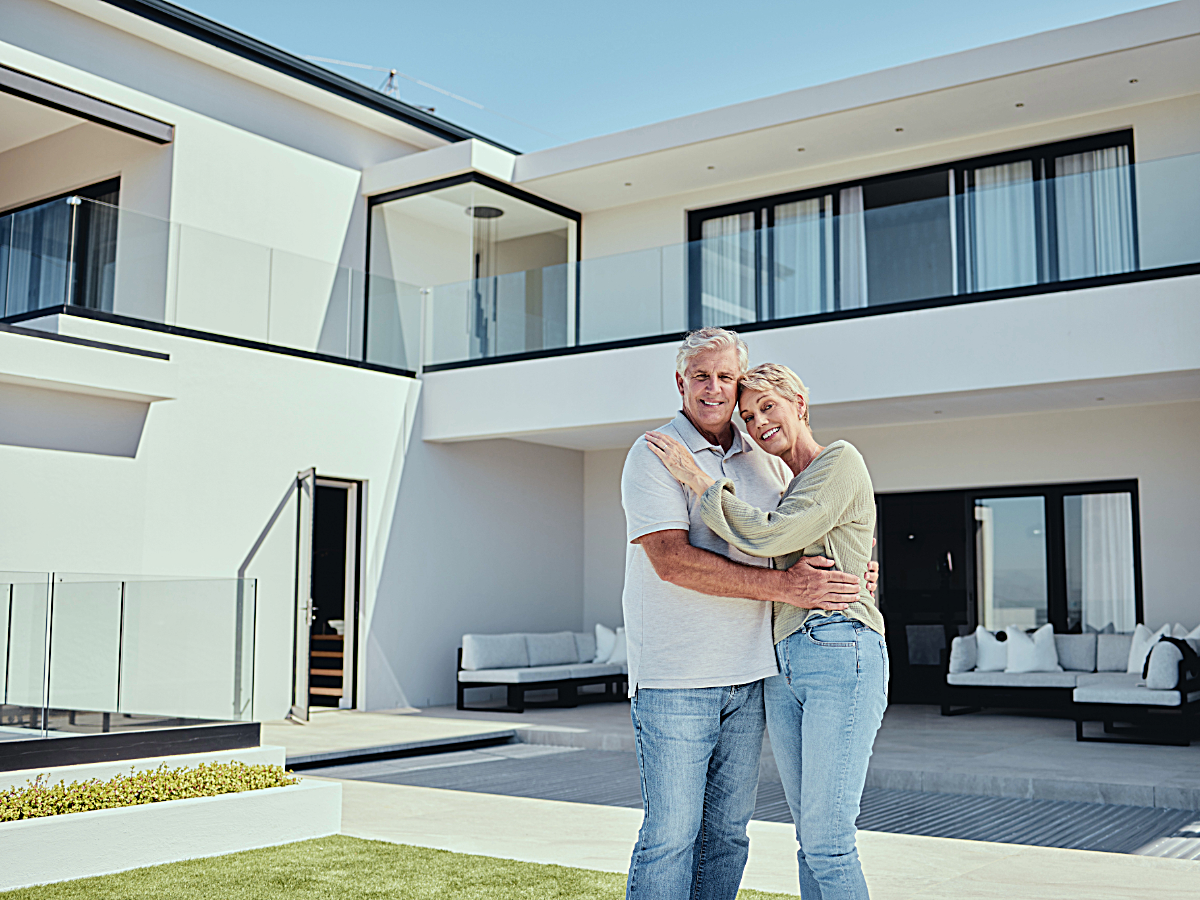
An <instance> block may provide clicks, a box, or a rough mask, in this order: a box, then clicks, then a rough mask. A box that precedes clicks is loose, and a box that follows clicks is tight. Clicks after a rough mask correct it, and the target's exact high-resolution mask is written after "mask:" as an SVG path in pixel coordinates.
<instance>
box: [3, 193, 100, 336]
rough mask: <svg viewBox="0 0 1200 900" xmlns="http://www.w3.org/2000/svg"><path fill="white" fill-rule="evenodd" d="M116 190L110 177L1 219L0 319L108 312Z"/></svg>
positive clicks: (22, 208)
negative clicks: (77, 309)
mask: <svg viewBox="0 0 1200 900" xmlns="http://www.w3.org/2000/svg"><path fill="white" fill-rule="evenodd" d="M120 189H121V182H120V179H119V178H114V179H112V180H111V181H105V182H102V183H101V184H95V185H92V186H90V187H86V188H81V189H80V190H78V191H75V192H74V193H72V194H70V195H63V196H61V197H56V198H54V199H53V200H43V201H40V202H38V203H35V204H30V205H28V206H24V207H20V208H18V209H14V210H10V211H8V212H6V213H4V214H3V215H0V315H4V316H12V315H17V314H18V313H23V312H28V311H30V310H35V309H44V308H45V307H48V306H85V307H88V308H89V309H102V310H106V311H108V312H111V311H112V308H113V286H114V283H115V278H116V263H117V213H118V210H117V201H118V199H119V197H120ZM80 198H83V199H84V200H85V201H88V202H81V201H80Z"/></svg>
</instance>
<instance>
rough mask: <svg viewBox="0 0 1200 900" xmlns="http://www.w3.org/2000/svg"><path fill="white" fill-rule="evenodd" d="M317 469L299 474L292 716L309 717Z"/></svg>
mask: <svg viewBox="0 0 1200 900" xmlns="http://www.w3.org/2000/svg"><path fill="white" fill-rule="evenodd" d="M316 491H317V470H316V469H307V470H305V471H303V472H300V473H299V474H298V475H297V476H296V495H297V496H298V497H299V506H298V507H297V508H298V510H299V518H298V520H297V523H296V642H295V650H294V652H293V657H292V664H293V669H294V677H293V681H292V713H291V715H292V718H295V719H299V720H300V721H302V722H307V721H308V667H309V658H308V656H309V647H308V644H309V629H310V627H311V626H312V615H313V601H312V546H313V509H314V508H315V506H316V496H317V493H316Z"/></svg>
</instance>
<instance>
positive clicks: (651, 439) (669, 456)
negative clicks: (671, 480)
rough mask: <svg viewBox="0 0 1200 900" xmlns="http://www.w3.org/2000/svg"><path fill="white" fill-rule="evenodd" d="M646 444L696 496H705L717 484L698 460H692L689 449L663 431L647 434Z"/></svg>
mask: <svg viewBox="0 0 1200 900" xmlns="http://www.w3.org/2000/svg"><path fill="white" fill-rule="evenodd" d="M646 443H647V444H649V445H650V449H651V450H653V451H654V455H655V456H657V457H658V458H659V459H661V460H662V462H663V465H664V466H666V467H667V471H668V472H670V473H671V474H672V475H673V476H675V478H676V479H678V480H679V483H680V484H682V485H683V486H684V487H689V488H691V489H692V490H693V491H695V492H696V496H699V495H700V494H703V493H704V492H705V491H707V490H708V489H709V488H710V487H712V485H713V484H714V483H715V481H716V479H715V478H713V477H711V476H710V475H708V474H707V473H705V471H704V470H703V469H701V468H700V466H699V465H698V464H697V463H696V460H695V459H693V458H692V454H691V453H689V452H688V449H687V447H685V446H683V444H681V443H679V441H677V440H675V439H674V438H672V437H668V436H667V435H665V434H663V433H662V432H661V431H648V432H646Z"/></svg>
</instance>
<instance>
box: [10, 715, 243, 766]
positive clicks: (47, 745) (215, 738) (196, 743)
mask: <svg viewBox="0 0 1200 900" xmlns="http://www.w3.org/2000/svg"><path fill="white" fill-rule="evenodd" d="M193 721H195V720H193ZM260 733H261V726H260V725H259V723H258V722H220V723H216V724H193V725H185V726H183V727H177V728H146V729H143V730H139V731H125V732H120V731H114V732H109V733H107V734H81V735H79V736H77V737H55V738H42V737H34V736H33V735H30V739H29V740H16V741H2V742H0V772H13V771H18V770H21V769H45V768H54V767H56V766H77V765H85V764H87V763H100V762H114V761H117V760H124V759H145V758H147V757H156V756H180V755H182V754H185V753H213V752H216V751H219V750H245V749H247V748H251V747H258V746H260V745H261V740H260Z"/></svg>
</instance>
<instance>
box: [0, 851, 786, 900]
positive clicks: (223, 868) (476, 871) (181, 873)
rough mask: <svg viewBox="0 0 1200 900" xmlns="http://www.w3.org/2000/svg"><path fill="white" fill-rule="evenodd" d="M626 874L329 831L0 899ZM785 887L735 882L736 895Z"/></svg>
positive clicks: (243, 895) (496, 896)
mask: <svg viewBox="0 0 1200 900" xmlns="http://www.w3.org/2000/svg"><path fill="white" fill-rule="evenodd" d="M624 896H625V876H624V875H621V874H616V873H612V872H594V871H592V870H590V869H569V868H566V867H564V866H545V865H538V864H536V863H526V862H516V861H514V860H511V859H494V858H492V857H488V856H469V855H466V854H463V853H449V852H447V851H445V850H429V849H427V848H424V847H408V846H404V845H402V844H386V843H383V842H381V841H364V840H360V839H358V838H351V837H345V836H343V835H334V836H333V837H327V838H318V839H317V840H313V841H300V842H299V843H295V844H285V845H284V846H282V847H268V848H266V849H263V850H249V851H246V852H245V853H233V854H230V855H229V856H217V857H212V858H210V859H195V860H189V861H187V862H178V863H170V864H168V865H165V866H153V867H151V868H147V869H134V870H133V871H131V872H121V873H119V874H116V875H102V876H100V877H98V878H81V879H79V880H78V881H63V882H59V883H58V884H48V885H43V886H41V887H33V888H21V889H19V890H15V891H9V892H6V893H3V894H0V897H3V898H4V900H82V898H87V900H161V898H164V897H165V898H171V900H285V898H286V900H373V898H379V900H383V898H387V900H395V898H403V900H451V898H453V900H585V898H586V900H620V898H622V897H624ZM784 896H785V895H784V894H765V893H762V892H761V891H748V890H743V891H741V892H740V893H739V894H738V900H778V898H782V897H784Z"/></svg>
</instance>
